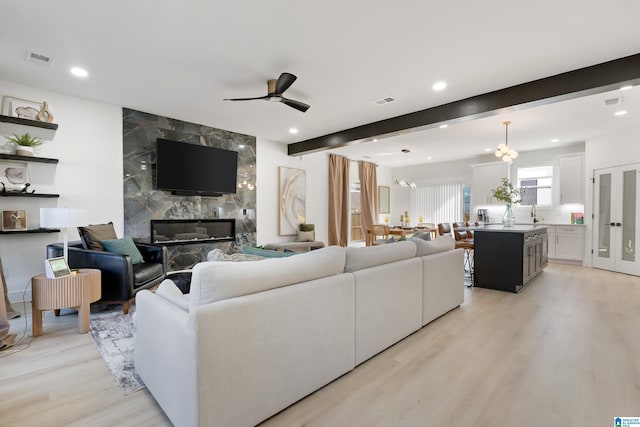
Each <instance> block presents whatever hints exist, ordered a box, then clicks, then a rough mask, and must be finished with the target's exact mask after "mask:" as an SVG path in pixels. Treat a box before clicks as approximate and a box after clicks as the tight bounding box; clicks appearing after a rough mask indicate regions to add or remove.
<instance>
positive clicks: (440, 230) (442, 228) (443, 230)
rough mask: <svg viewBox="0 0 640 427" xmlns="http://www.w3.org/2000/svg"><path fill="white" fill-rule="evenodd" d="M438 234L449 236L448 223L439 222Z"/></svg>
mask: <svg viewBox="0 0 640 427" xmlns="http://www.w3.org/2000/svg"><path fill="white" fill-rule="evenodd" d="M438 234H439V235H440V236H444V235H446V234H449V235H451V234H452V233H451V224H450V223H448V222H441V223H440V224H438Z"/></svg>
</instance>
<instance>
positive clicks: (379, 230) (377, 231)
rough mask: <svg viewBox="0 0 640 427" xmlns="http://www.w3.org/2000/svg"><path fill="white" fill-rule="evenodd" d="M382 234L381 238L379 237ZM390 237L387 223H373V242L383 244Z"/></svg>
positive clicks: (373, 243)
mask: <svg viewBox="0 0 640 427" xmlns="http://www.w3.org/2000/svg"><path fill="white" fill-rule="evenodd" d="M379 236H380V238H378V237H379ZM388 238H389V227H388V226H387V225H385V224H373V225H372V226H371V244H372V245H382V244H384V243H387V239H388Z"/></svg>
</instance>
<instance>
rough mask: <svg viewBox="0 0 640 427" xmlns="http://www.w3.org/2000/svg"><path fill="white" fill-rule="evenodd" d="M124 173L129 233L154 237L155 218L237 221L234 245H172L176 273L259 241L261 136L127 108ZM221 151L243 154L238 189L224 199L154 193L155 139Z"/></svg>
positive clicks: (124, 121)
mask: <svg viewBox="0 0 640 427" xmlns="http://www.w3.org/2000/svg"><path fill="white" fill-rule="evenodd" d="M122 117H123V160H124V161H123V169H124V171H123V172H124V177H123V181H124V232H125V235H126V236H131V237H133V238H137V239H140V240H143V241H149V239H150V220H152V219H200V218H203V219H215V218H235V220H236V240H235V241H234V242H219V243H198V244H190V245H179V246H170V247H168V250H169V266H170V268H171V270H181V269H187V268H191V267H192V266H193V265H194V264H195V263H197V262H200V261H203V260H206V256H207V253H208V252H209V251H210V250H212V249H214V248H220V249H222V250H224V251H225V252H235V251H238V250H239V248H240V246H241V245H243V244H246V245H255V243H256V191H257V189H256V186H255V184H256V138H255V137H253V136H249V135H243V134H239V133H235V132H230V131H226V130H222V129H216V128H211V127H207V126H202V125H198V124H195V123H188V122H183V121H180V120H175V119H170V118H167V117H160V116H156V115H154V114H149V113H143V112H140V111H135V110H130V109H127V108H123V109H122ZM157 138H163V139H168V140H172V141H179V142H186V143H190V144H198V145H204V146H207V147H216V148H222V149H225V150H233V151H237V152H238V177H237V180H238V184H241V185H242V188H238V189H237V192H236V193H235V194H225V195H223V196H221V197H202V196H174V195H172V194H171V192H169V191H161V190H156V189H155V163H156V139H157Z"/></svg>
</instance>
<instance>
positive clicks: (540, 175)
mask: <svg viewBox="0 0 640 427" xmlns="http://www.w3.org/2000/svg"><path fill="white" fill-rule="evenodd" d="M552 182H553V166H551V165H548V166H537V167H529V168H518V187H520V189H521V190H523V194H522V203H520V205H521V206H533V205H536V206H551V194H552V192H551V184H552Z"/></svg>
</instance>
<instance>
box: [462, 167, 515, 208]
mask: <svg viewBox="0 0 640 427" xmlns="http://www.w3.org/2000/svg"><path fill="white" fill-rule="evenodd" d="M508 177H509V164H508V163H507V162H495V163H484V164H478V165H473V187H471V204H472V205H474V206H483V205H492V204H504V202H499V201H497V200H495V199H494V198H493V193H492V191H493V189H494V188H496V187H497V186H499V185H500V183H501V182H502V178H508Z"/></svg>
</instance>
